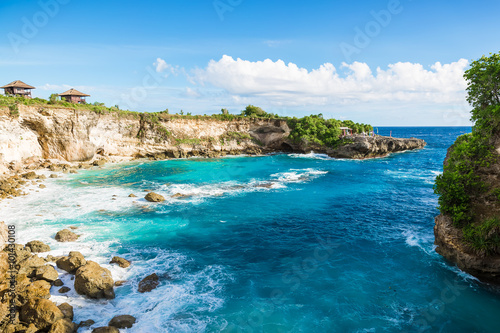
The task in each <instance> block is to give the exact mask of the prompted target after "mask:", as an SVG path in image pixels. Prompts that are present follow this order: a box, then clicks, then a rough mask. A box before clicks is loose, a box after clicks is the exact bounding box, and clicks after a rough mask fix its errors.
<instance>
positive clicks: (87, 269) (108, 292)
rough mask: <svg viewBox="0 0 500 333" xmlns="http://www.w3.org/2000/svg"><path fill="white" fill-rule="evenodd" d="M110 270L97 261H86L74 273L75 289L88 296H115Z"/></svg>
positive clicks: (109, 297)
mask: <svg viewBox="0 0 500 333" xmlns="http://www.w3.org/2000/svg"><path fill="white" fill-rule="evenodd" d="M113 285H114V281H113V278H112V276H111V272H110V271H109V270H108V269H106V268H103V267H101V266H99V264H98V263H96V262H93V261H87V264H86V265H84V266H82V267H80V268H78V270H77V271H76V274H75V290H76V292H77V293H79V294H82V295H86V296H88V297H90V298H108V299H111V298H115V292H114V290H113Z"/></svg>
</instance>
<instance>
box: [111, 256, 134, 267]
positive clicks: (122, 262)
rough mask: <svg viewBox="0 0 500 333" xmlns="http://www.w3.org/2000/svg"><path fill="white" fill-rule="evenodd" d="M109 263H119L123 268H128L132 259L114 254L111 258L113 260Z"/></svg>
mask: <svg viewBox="0 0 500 333" xmlns="http://www.w3.org/2000/svg"><path fill="white" fill-rule="evenodd" d="M109 263H110V264H118V266H120V267H121V268H127V267H128V266H130V261H128V260H127V259H124V258H121V257H117V256H114V257H113V259H111V261H110V262H109Z"/></svg>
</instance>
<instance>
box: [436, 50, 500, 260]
mask: <svg viewBox="0 0 500 333" xmlns="http://www.w3.org/2000/svg"><path fill="white" fill-rule="evenodd" d="M464 77H465V79H466V80H467V83H468V86H467V93H468V97H467V101H468V102H469V103H470V104H471V106H472V107H473V109H472V111H471V113H472V116H471V120H472V121H473V122H474V126H473V128H472V133H470V134H467V135H462V136H460V137H459V138H458V139H457V140H456V141H455V143H454V144H453V145H452V146H451V147H450V150H449V153H448V159H447V161H446V163H445V166H444V171H443V174H442V175H440V176H438V177H437V178H436V183H435V186H434V190H435V192H436V194H439V209H440V211H441V213H443V214H446V215H449V216H450V217H451V219H452V220H453V223H454V224H455V226H457V227H459V228H462V231H463V235H464V240H465V241H466V242H467V243H468V245H469V246H470V248H471V249H473V250H475V251H476V252H477V253H480V254H484V255H486V254H493V253H499V250H500V232H499V231H500V220H499V216H495V215H496V214H498V213H496V212H495V210H496V208H500V196H499V194H500V187H498V186H500V184H495V183H494V182H491V181H486V175H488V174H490V173H494V171H492V170H490V169H491V168H492V167H493V166H494V165H495V164H497V163H498V161H499V156H498V154H497V153H496V152H495V143H498V142H500V140H499V133H500V55H499V54H491V55H490V56H489V57H486V56H483V57H481V58H480V59H479V60H476V61H473V62H472V63H471V67H470V68H469V69H468V70H467V71H466V72H465V75H464ZM484 203H488V206H487V207H485V205H484Z"/></svg>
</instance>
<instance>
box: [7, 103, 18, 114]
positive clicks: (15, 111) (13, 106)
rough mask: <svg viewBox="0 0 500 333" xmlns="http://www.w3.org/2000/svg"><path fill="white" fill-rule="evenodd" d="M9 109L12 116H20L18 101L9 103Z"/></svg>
mask: <svg viewBox="0 0 500 333" xmlns="http://www.w3.org/2000/svg"><path fill="white" fill-rule="evenodd" d="M9 111H10V116H11V117H19V107H18V106H17V104H16V103H14V104H11V105H9Z"/></svg>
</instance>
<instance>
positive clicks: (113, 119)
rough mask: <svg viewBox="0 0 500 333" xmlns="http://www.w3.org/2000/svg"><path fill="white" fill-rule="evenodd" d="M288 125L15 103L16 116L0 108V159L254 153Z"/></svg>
mask: <svg viewBox="0 0 500 333" xmlns="http://www.w3.org/2000/svg"><path fill="white" fill-rule="evenodd" d="M289 132H290V129H289V128H288V126H287V124H286V122H285V121H282V120H261V119H248V120H234V121H223V120H214V119H203V118H200V119H195V118H193V117H191V118H178V117H170V118H168V119H167V120H165V119H160V120H157V122H156V123H152V122H147V121H144V120H143V119H141V118H140V117H138V116H134V115H125V116H120V115H119V114H118V113H110V114H104V115H102V114H97V113H94V112H91V111H81V110H78V111H76V110H72V109H67V108H44V107H34V106H24V105H19V116H18V117H15V118H13V117H11V116H10V114H9V112H8V110H7V109H4V110H0V163H3V164H4V165H6V164H9V163H16V162H19V161H22V160H25V159H28V158H32V157H40V158H44V159H58V160H63V161H68V162H75V161H88V160H91V159H92V158H94V156H95V155H96V154H97V153H99V154H104V155H107V156H120V157H130V158H133V157H154V156H159V157H187V156H193V155H202V156H217V155H225V154H238V153H257V152H261V151H262V150H264V151H265V150H269V149H273V147H279V145H280V144H281V142H282V141H283V139H284V138H286V137H287V136H288V134H289Z"/></svg>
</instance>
